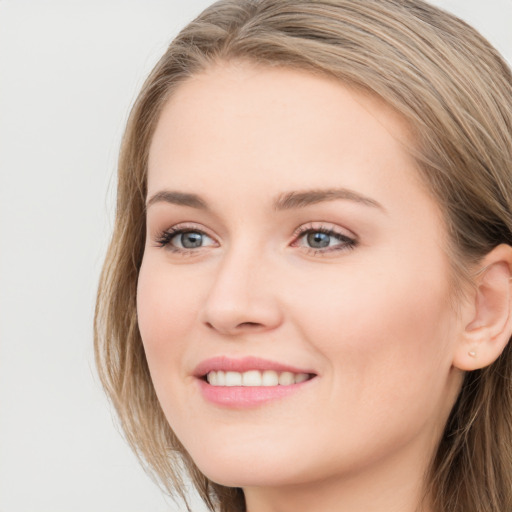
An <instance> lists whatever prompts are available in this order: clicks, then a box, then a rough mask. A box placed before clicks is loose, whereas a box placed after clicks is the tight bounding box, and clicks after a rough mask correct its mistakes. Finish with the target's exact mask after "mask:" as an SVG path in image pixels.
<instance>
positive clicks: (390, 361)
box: [295, 258, 455, 403]
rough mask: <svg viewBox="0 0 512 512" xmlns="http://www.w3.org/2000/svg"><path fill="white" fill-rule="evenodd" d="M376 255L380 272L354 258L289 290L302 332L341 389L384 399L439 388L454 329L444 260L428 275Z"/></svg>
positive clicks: (374, 399)
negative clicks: (344, 267)
mask: <svg viewBox="0 0 512 512" xmlns="http://www.w3.org/2000/svg"><path fill="white" fill-rule="evenodd" d="M379 261H380V262H381V265H382V267H381V268H380V269H379V270H378V271H375V270H373V271H372V267H370V266H366V265H362V266H361V271H358V269H357V267H356V266H355V265H353V266H351V268H350V272H343V271H340V272H339V273H338V275H336V273H335V272H332V273H331V279H330V281H327V280H326V279H317V280H316V281H315V280H309V281H308V282H307V283H304V286H306V287H307V288H308V294H302V295H299V294H295V296H296V297H301V299H300V304H298V307H297V318H300V325H301V326H302V329H303V335H304V336H305V337H306V338H307V339H308V340H310V343H312V344H314V345H315V347H316V349H317V350H318V351H319V352H321V353H322V354H323V355H324V356H325V360H326V361H328V365H329V366H330V367H331V369H332V370H334V371H333V372H332V373H331V374H332V375H336V376H338V378H339V380H338V382H336V383H335V385H336V386H337V389H338V390H339V392H340V393H347V392H348V391H347V390H348V389H350V393H352V394H353V395H355V396H356V397H359V398H360V399H361V400H365V401H366V402H368V401H370V402H378V401H381V402H382V401H384V402H385V403H388V402H389V399H390V398H389V397H392V396H400V395H401V396H402V397H404V399H405V397H406V396H409V395H410V396H413V395H414V394H415V393H420V396H421V394H422V393H423V392H424V390H425V389H428V388H429V387H430V388H432V386H433V387H435V386H436V382H437V383H438V386H439V391H440V392H441V388H442V386H443V384H444V383H445V381H444V380H443V379H444V377H447V374H448V372H449V370H450V367H451V350H450V349H451V343H452V342H453V339H454V333H455V331H454V321H453V320H454V318H453V314H452V313H451V308H450V305H449V297H450V292H449V286H448V280H447V279H445V275H446V274H445V266H444V262H441V261H440V262H439V265H438V267H437V274H436V275H435V276H433V275H432V274H431V275H425V272H424V271H423V272H421V271H420V265H419V266H416V265H412V266H409V267H407V266H405V265H402V266H401V267H400V268H398V267H397V266H396V265H395V264H394V258H393V259H391V261H390V262H389V265H386V259H385V258H381V259H380V260H379ZM406 261H407V260H406ZM411 261H414V260H411ZM387 266H389V268H387ZM363 267H364V268H363ZM434 267H435V264H434ZM373 268H374V267H373ZM315 282H316V283H317V284H314V283H315ZM327 283H328V284H327ZM404 383H406V385H404ZM427 383H428V384H427ZM344 390H345V391H344Z"/></svg>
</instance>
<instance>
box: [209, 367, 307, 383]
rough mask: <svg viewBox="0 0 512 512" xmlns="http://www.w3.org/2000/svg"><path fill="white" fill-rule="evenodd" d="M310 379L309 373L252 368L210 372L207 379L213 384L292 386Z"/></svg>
mask: <svg viewBox="0 0 512 512" xmlns="http://www.w3.org/2000/svg"><path fill="white" fill-rule="evenodd" d="M308 379H309V375H308V374H307V373H292V372H275V371H273V370H265V371H263V372H261V371H259V370H250V371H248V372H244V373H239V372H224V371H222V370H219V371H216V372H209V373H208V375H207V376H206V380H207V381H208V383H209V384H211V385H212V386H226V387H232V386H246V387H257V386H278V385H279V386H291V385H292V384H299V383H301V382H304V381H306V380H308Z"/></svg>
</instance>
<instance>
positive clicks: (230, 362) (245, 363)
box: [194, 356, 315, 377]
mask: <svg viewBox="0 0 512 512" xmlns="http://www.w3.org/2000/svg"><path fill="white" fill-rule="evenodd" d="M219 370H223V371H231V372H239V373H243V372H248V371H250V370H261V371H264V370H273V371H275V372H291V373H310V374H314V373H315V372H313V371H311V370H309V369H300V368H296V367H294V366H291V365H288V364H283V363H278V362H276V361H269V360H268V359H261V358H259V357H252V356H249V357H243V358H231V357H227V356H219V357H213V358H211V359H206V360H204V361H202V362H201V363H199V364H198V365H197V366H196V368H195V370H194V375H195V376H196V377H204V376H205V375H207V374H208V373H210V372H214V371H219Z"/></svg>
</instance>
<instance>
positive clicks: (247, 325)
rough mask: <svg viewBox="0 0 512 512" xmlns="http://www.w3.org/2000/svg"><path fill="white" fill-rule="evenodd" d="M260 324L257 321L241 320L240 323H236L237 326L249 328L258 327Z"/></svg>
mask: <svg viewBox="0 0 512 512" xmlns="http://www.w3.org/2000/svg"><path fill="white" fill-rule="evenodd" d="M260 326H261V324H259V323H257V322H242V323H241V324H238V325H237V327H249V328H253V327H260Z"/></svg>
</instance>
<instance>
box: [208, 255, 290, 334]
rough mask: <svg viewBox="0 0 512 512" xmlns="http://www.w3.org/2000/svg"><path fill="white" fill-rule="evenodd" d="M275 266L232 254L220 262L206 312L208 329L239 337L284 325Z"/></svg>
mask: <svg viewBox="0 0 512 512" xmlns="http://www.w3.org/2000/svg"><path fill="white" fill-rule="evenodd" d="M273 274H274V273H273V272H272V265H268V264H267V265H266V264H265V262H264V261H263V260H262V258H257V257H255V256H254V255H248V254H247V253H245V254H244V253H241V252H238V254H237V253H236V252H234V251H233V252H232V253H231V254H227V255H226V257H225V258H224V259H223V260H222V261H221V262H219V267H218V270H217V273H216V275H215V277H214V279H213V282H212V285H211V288H210V290H209V294H208V296H207V299H206V301H205V304H204V309H203V312H202V316H203V322H204V323H205V325H206V326H207V327H208V328H210V329H213V330H215V331H217V332H218V333H220V334H224V335H229V336H236V335H240V334H246V333H248V332H264V331H268V330H272V329H275V328H276V327H278V326H279V325H280V324H281V322H282V311H281V309H280V306H279V301H278V299H277V294H276V292H277V290H276V286H277V283H276V280H275V279H273V278H272V275H273Z"/></svg>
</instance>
